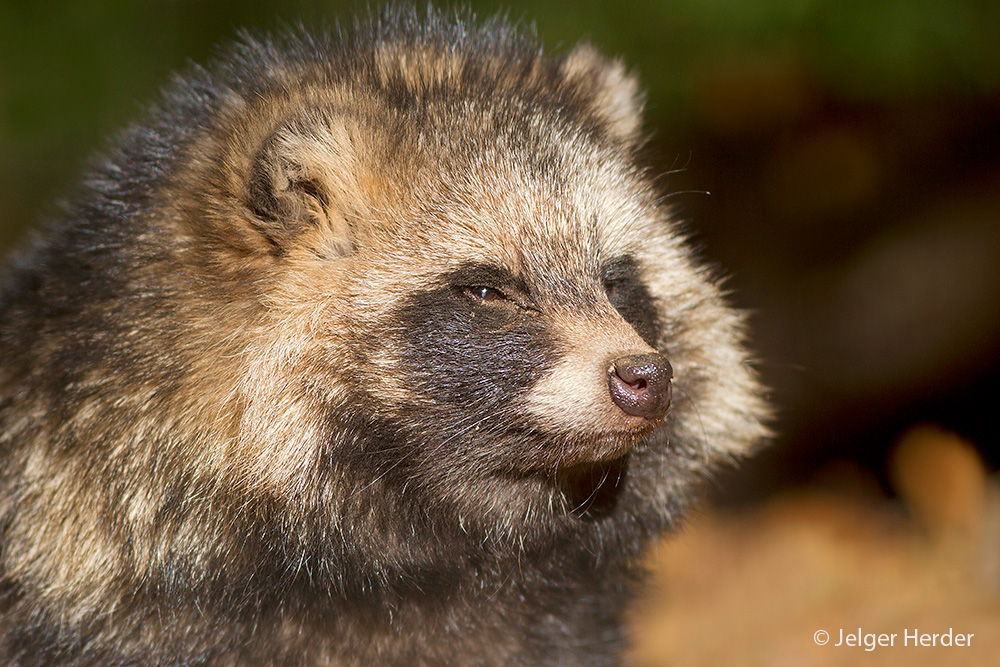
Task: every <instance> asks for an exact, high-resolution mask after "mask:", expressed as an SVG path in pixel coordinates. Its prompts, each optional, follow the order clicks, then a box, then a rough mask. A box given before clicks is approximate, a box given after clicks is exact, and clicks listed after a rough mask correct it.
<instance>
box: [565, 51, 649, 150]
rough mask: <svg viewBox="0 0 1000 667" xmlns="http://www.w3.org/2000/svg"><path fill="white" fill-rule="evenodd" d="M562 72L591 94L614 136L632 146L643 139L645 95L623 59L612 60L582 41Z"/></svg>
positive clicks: (595, 109) (596, 111)
mask: <svg viewBox="0 0 1000 667" xmlns="http://www.w3.org/2000/svg"><path fill="white" fill-rule="evenodd" d="M562 73H563V76H564V77H566V80H567V81H568V82H570V83H571V84H573V85H574V86H577V87H579V88H580V89H581V90H584V91H587V92H588V93H589V95H590V100H591V111H592V112H593V113H594V115H596V116H597V117H598V118H599V119H601V120H602V121H604V123H605V124H606V126H607V129H608V131H609V133H610V134H611V136H612V137H614V138H615V139H618V140H619V141H622V142H624V143H626V144H627V145H629V146H634V145H635V144H638V143H639V142H640V141H641V139H642V135H641V131H642V105H643V95H642V92H641V89H640V87H639V81H638V79H636V78H635V77H634V76H633V75H632V74H630V73H629V72H628V71H627V70H626V69H625V66H624V65H623V64H622V63H621V61H619V60H608V59H606V58H604V57H603V56H602V55H601V54H599V53H598V52H597V50H596V49H595V48H594V47H592V46H591V45H589V44H581V45H579V46H577V47H576V48H575V49H574V50H573V51H571V52H570V54H569V55H568V56H566V60H565V61H563V65H562Z"/></svg>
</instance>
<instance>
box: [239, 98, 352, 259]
mask: <svg viewBox="0 0 1000 667" xmlns="http://www.w3.org/2000/svg"><path fill="white" fill-rule="evenodd" d="M354 141H356V136H353V137H352V133H351V132H349V131H348V128H347V127H346V126H345V125H344V123H343V119H342V118H330V117H328V116H327V115H326V114H304V115H302V116H299V117H296V118H295V119H293V120H292V121H290V122H288V123H286V124H285V125H283V126H281V127H279V128H278V129H277V130H275V131H274V132H273V133H272V134H271V136H270V137H268V139H267V140H266V141H265V142H264V143H263V145H262V146H261V147H260V148H259V149H258V150H257V153H256V155H255V156H254V158H253V163H252V165H251V167H250V171H249V173H248V177H247V182H246V187H245V193H246V203H247V208H249V210H250V212H251V214H252V220H251V222H252V224H253V226H254V227H255V228H257V229H258V230H259V231H260V232H261V233H262V234H263V235H264V237H265V238H266V239H267V240H268V242H269V243H270V245H271V247H272V248H273V254H283V253H284V252H285V251H287V250H288V248H289V246H290V244H292V243H294V241H295V239H297V238H299V237H302V236H303V235H304V234H305V233H306V232H309V234H308V238H309V239H311V243H315V242H316V241H317V240H321V241H320V242H321V243H322V246H323V247H322V248H321V249H317V250H321V251H322V254H323V255H332V256H343V255H346V254H347V253H349V252H350V251H351V247H352V243H351V230H350V226H349V224H348V221H347V217H346V216H347V214H348V213H349V211H348V210H347V209H346V208H345V203H346V202H347V201H348V199H349V197H348V192H349V191H350V183H351V181H352V177H351V176H350V175H351V174H353V173H354V172H355V171H356V164H357V160H356V159H354V158H355V155H356V153H355V146H354V145H353V142H354Z"/></svg>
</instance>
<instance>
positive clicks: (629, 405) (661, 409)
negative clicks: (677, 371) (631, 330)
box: [608, 353, 673, 419]
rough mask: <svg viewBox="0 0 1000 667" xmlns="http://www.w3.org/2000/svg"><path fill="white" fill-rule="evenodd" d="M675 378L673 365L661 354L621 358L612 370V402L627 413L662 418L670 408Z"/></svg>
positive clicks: (610, 376)
mask: <svg viewBox="0 0 1000 667" xmlns="http://www.w3.org/2000/svg"><path fill="white" fill-rule="evenodd" d="M672 375H673V369H672V368H671V366H670V362H668V361H667V360H666V359H665V358H664V357H663V356H662V355H660V354H656V353H651V354H634V355H628V356H624V357H620V358H619V359H616V360H615V361H614V362H613V363H612V364H611V368H609V369H608V388H609V390H610V392H611V399H612V400H613V401H614V402H615V404H616V405H617V406H618V407H619V408H621V409H622V411H623V412H625V413H626V414H629V415H633V416H637V417H645V418H646V419H660V418H662V417H663V416H664V415H665V414H666V412H667V408H668V407H669V406H670V394H671V387H670V380H671V377H672Z"/></svg>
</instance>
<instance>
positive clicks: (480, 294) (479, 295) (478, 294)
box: [463, 285, 507, 303]
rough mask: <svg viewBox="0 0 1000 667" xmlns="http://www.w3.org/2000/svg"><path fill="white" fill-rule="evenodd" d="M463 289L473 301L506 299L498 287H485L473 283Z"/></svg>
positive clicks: (484, 301)
mask: <svg viewBox="0 0 1000 667" xmlns="http://www.w3.org/2000/svg"><path fill="white" fill-rule="evenodd" d="M463 291H464V292H465V294H466V296H468V297H469V298H470V299H472V300H474V301H482V302H483V303H491V302H496V301H506V300H507V295H506V294H504V293H503V292H501V291H500V290H498V289H495V288H493V287H486V286H485V285H473V286H472V287H466V288H464V289H463Z"/></svg>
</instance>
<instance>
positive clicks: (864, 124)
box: [0, 0, 1000, 500]
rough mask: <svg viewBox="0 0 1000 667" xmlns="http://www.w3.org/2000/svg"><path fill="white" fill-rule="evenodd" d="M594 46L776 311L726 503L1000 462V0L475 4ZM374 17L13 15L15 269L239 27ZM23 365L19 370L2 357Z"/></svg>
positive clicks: (679, 194) (709, 239)
mask: <svg viewBox="0 0 1000 667" xmlns="http://www.w3.org/2000/svg"><path fill="white" fill-rule="evenodd" d="M471 5H472V7H473V8H474V9H475V11H476V12H477V13H478V14H479V15H480V16H484V15H489V14H492V13H494V12H495V11H497V10H499V9H502V10H504V11H507V12H508V14H509V15H510V16H511V17H512V18H515V19H520V20H522V21H523V23H525V24H526V25H534V26H535V28H536V29H537V32H538V34H539V35H540V37H541V39H542V41H543V43H544V44H545V45H546V47H547V48H548V49H549V50H565V49H566V48H568V47H569V46H570V45H572V44H574V43H576V42H577V41H579V40H581V39H586V40H589V41H591V42H593V43H594V44H595V45H597V46H598V47H599V48H600V49H601V50H602V51H603V52H605V53H608V54H611V55H616V56H620V57H622V58H623V59H624V60H625V61H626V63H627V64H628V65H629V67H630V68H632V69H633V70H634V71H635V72H637V73H638V74H639V75H640V76H641V78H642V81H643V83H644V85H645V86H646V88H647V90H648V91H649V95H648V104H647V111H648V120H649V127H650V129H651V130H652V131H653V133H654V134H653V140H652V143H651V150H652V151H654V152H655V153H656V156H655V159H656V161H657V164H659V165H661V166H662V170H663V172H664V174H665V175H664V177H663V183H664V185H665V187H666V188H667V189H668V190H669V191H670V192H674V193H676V194H673V195H672V196H671V199H670V201H671V202H673V203H674V205H675V206H676V209H677V213H678V216H679V217H680V218H682V219H683V220H685V221H687V222H688V223H689V225H688V226H689V228H690V230H691V232H692V234H693V236H694V239H695V242H696V244H697V245H698V247H699V248H700V250H701V252H702V253H703V255H704V256H705V257H707V258H708V259H709V260H710V261H712V262H715V263H717V264H719V265H721V266H722V267H724V269H725V271H726V272H727V273H728V274H730V275H731V278H730V280H729V283H728V286H729V288H730V290H731V292H732V298H733V300H734V301H735V302H737V303H738V304H739V305H740V306H742V307H744V308H746V309H748V310H749V311H750V312H751V314H752V328H753V339H754V346H755V348H756V349H757V350H758V353H759V357H760V368H761V371H762V373H763V374H764V376H765V378H766V380H767V382H768V383H769V385H770V386H771V387H772V395H773V397H774V400H775V402H776V404H777V405H778V407H779V414H778V418H777V420H776V424H775V427H776V429H777V431H778V432H779V436H778V439H777V441H776V443H775V444H774V446H773V447H772V448H771V449H769V450H768V451H767V452H766V453H764V454H763V455H762V456H760V457H758V458H756V459H755V460H754V461H753V462H752V463H751V464H750V465H749V466H748V468H747V469H744V471H743V472H741V473H739V474H738V475H737V476H734V477H733V478H732V479H731V480H724V481H723V482H720V484H719V488H720V489H726V492H725V494H724V495H725V496H726V499H728V500H744V499H748V498H756V497H760V496H762V495H765V494H768V493H771V492H773V491H774V490H776V489H780V488H783V487H786V486H788V485H792V484H798V483H802V482H807V481H809V480H810V479H813V478H814V477H815V476H816V475H817V474H819V473H821V472H822V471H823V470H825V469H826V468H828V467H829V466H830V465H831V464H835V463H836V462H838V461H843V460H848V461H853V462H856V463H859V464H860V465H861V466H862V467H863V469H864V470H866V471H870V473H871V475H872V476H873V478H875V479H877V480H881V481H883V482H884V480H885V460H886V457H887V454H888V453H889V451H890V449H891V447H892V443H893V442H894V440H895V439H896V437H897V436H898V434H899V433H900V432H902V431H903V430H904V429H906V428H907V427H908V426H910V425H912V424H915V423H919V422H927V421H931V422H936V423H939V424H942V425H944V426H945V427H947V428H950V429H952V430H955V431H957V432H958V433H960V434H962V435H963V436H965V437H966V438H968V439H970V440H971V441H972V442H973V443H975V445H976V446H977V447H978V448H979V450H980V452H981V453H982V454H983V455H984V456H985V458H986V460H987V461H988V463H989V465H990V466H991V467H992V469H994V470H995V469H996V467H997V465H998V464H1000V427H998V425H997V423H998V422H997V417H996V412H997V406H998V405H1000V390H998V385H1000V335H998V333H1000V48H998V47H997V43H998V41H1000V40H998V36H1000V3H997V2H992V1H989V0H981V1H977V0H880V1H878V2H872V1H870V0H864V1H861V0H773V1H771V2H752V1H751V2H748V1H745V0H675V1H672V2H669V1H652V0H645V1H638V2H614V3H612V2H596V1H590V2H570V1H568V0H564V1H557V2H549V3H546V4H544V5H533V4H529V3H524V2H509V3H504V4H503V5H501V4H499V3H485V2H475V3H471ZM358 7H361V8H362V9H361V11H362V12H363V11H365V10H364V9H363V7H364V5H363V4H360V3H338V2H332V1H331V2H320V1H319V0H292V1H289V2H262V1H257V2H254V1H251V0H215V1H212V2H206V1H204V0H201V1H198V0H159V1H153V0H150V1H146V2H139V1H132V2H128V1H124V0H103V1H102V2H94V1H93V0H64V1H61V2H60V1H54V0H53V1H44V0H34V1H27V0H3V2H2V3H0V253H2V254H6V252H7V251H8V250H9V249H10V248H12V247H14V246H15V245H16V244H17V243H18V241H19V240H21V239H23V238H24V237H25V234H26V231H27V229H28V228H29V227H30V226H32V225H34V224H36V223H37V222H38V221H39V220H40V219H42V218H44V216H45V215H47V214H48V213H50V212H51V211H53V210H54V208H55V205H56V202H57V201H58V199H59V198H60V197H61V196H63V195H65V194H67V193H68V192H69V191H70V190H71V188H72V184H73V182H74V181H75V180H76V179H78V178H79V176H80V174H81V173H82V171H83V170H84V168H85V166H86V163H87V160H88V159H89V158H90V156H92V154H93V153H94V152H95V151H98V150H100V149H102V147H104V146H106V145H107V144H106V142H107V141H108V137H110V136H113V134H114V133H115V132H116V131H117V130H119V129H121V128H123V127H124V126H125V125H126V124H127V123H128V122H130V120H132V119H134V118H136V117H137V116H138V115H139V114H140V113H141V111H142V109H143V107H144V104H146V103H148V102H149V101H150V100H152V99H153V98H154V97H155V95H156V93H157V91H158V89H159V88H161V87H162V85H163V84H164V83H165V82H167V81H168V80H169V78H170V76H171V75H172V73H173V72H176V71H178V70H183V69H184V68H185V67H187V66H188V64H189V63H191V62H205V61H206V60H208V59H210V58H211V57H212V54H213V53H214V52H215V51H216V48H217V47H218V45H220V44H221V43H224V42H226V41H227V40H230V39H232V38H233V37H234V36H235V35H236V33H237V30H238V29H239V28H252V29H273V28H275V27H277V26H280V25H281V24H282V23H288V22H297V21H300V20H301V21H302V22H303V23H305V24H307V25H331V24H333V23H334V22H336V21H340V22H343V23H346V24H349V23H350V22H351V20H352V19H351V17H352V16H353V15H354V14H355V13H356V11H357V10H358ZM0 357H2V350H0Z"/></svg>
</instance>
